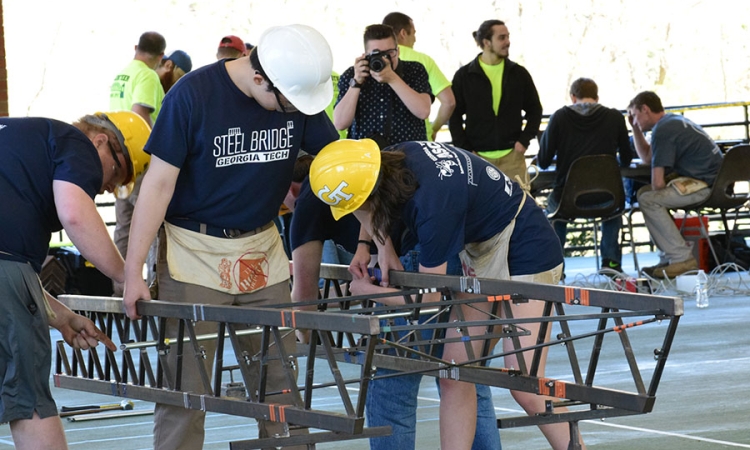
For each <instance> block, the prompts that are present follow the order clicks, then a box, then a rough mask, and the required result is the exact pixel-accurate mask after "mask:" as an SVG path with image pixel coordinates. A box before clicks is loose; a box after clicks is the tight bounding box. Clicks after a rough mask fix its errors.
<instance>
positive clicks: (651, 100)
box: [628, 91, 724, 278]
mask: <svg viewBox="0 0 750 450" xmlns="http://www.w3.org/2000/svg"><path fill="white" fill-rule="evenodd" d="M628 121H629V122H630V126H631V127H632V128H633V140H634V142H635V149H636V151H637V152H638V156H640V158H641V159H642V160H643V162H644V163H647V164H650V165H651V184H650V185H647V186H644V187H642V188H641V189H640V190H639V191H638V204H639V205H640V208H641V212H642V213H643V221H644V222H645V223H646V228H648V232H649V234H650V235H651V239H652V240H653V241H654V244H656V246H657V247H658V248H659V264H657V265H655V266H652V267H644V268H643V270H642V272H643V273H645V274H646V275H648V276H650V277H654V278H675V277H677V276H678V275H682V274H683V273H685V272H689V271H691V270H697V269H698V261H697V260H696V259H695V258H694V257H693V251H692V248H691V247H690V246H688V245H687V244H686V243H685V239H684V238H683V237H682V235H681V234H680V230H678V229H677V226H676V225H675V223H674V220H673V219H672V215H671V214H670V213H669V209H670V208H672V209H679V208H682V207H684V206H689V205H695V204H698V203H700V202H702V201H704V200H706V199H707V198H708V197H709V195H711V185H712V184H713V183H714V180H716V175H717V174H718V173H719V168H720V167H721V162H722V159H723V157H724V156H723V155H722V153H721V150H720V149H719V146H718V145H716V143H715V142H714V141H713V140H712V139H711V138H710V137H709V136H708V134H707V133H706V132H705V131H704V130H703V128H701V127H700V126H699V125H697V124H695V123H694V122H692V121H691V120H689V119H687V118H686V117H684V116H682V115H680V114H667V113H666V112H665V111H664V107H663V106H662V103H661V99H660V98H659V96H658V95H656V94H655V93H654V92H651V91H643V92H641V93H639V94H638V95H636V96H635V97H634V98H633V100H631V101H630V104H629V105H628ZM648 131H650V132H651V142H650V143H649V142H648V141H646V137H645V136H644V133H646V132H648Z"/></svg>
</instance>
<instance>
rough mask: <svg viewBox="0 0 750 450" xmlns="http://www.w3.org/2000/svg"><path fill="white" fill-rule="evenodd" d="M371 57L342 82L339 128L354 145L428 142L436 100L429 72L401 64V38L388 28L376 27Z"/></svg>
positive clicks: (368, 41)
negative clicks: (366, 141) (361, 141)
mask: <svg viewBox="0 0 750 450" xmlns="http://www.w3.org/2000/svg"><path fill="white" fill-rule="evenodd" d="M364 44H365V53H364V54H362V55H360V56H358V57H357V58H356V59H355V60H354V65H353V66H352V67H349V68H348V69H346V71H345V72H344V73H343V74H342V75H341V77H340V78H339V84H338V87H339V97H338V100H337V101H336V106H335V108H334V110H333V124H334V125H335V126H336V129H338V130H348V138H349V139H362V138H371V139H374V140H376V141H378V143H380V144H381V145H392V144H398V143H400V142H404V141H425V140H427V130H426V128H425V119H426V118H427V117H428V116H429V115H430V107H431V105H432V101H433V100H434V97H433V95H432V91H431V88H430V84H429V80H428V77H427V71H426V70H425V68H424V66H422V64H420V63H418V62H411V61H400V60H399V58H398V55H399V50H398V44H397V41H396V34H395V33H394V31H393V28H391V27H390V26H388V25H381V24H376V25H370V26H368V27H367V28H366V29H365V34H364Z"/></svg>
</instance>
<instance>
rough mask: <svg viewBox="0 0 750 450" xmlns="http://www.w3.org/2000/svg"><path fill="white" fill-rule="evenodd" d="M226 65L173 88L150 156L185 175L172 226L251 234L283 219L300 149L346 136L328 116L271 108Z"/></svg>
mask: <svg viewBox="0 0 750 450" xmlns="http://www.w3.org/2000/svg"><path fill="white" fill-rule="evenodd" d="M224 63H225V61H218V62H216V63H214V64H210V65H208V66H204V67H201V68H200V69H197V70H194V71H192V72H190V73H189V74H187V75H185V76H184V77H183V78H182V79H180V82H179V83H177V84H175V85H174V86H173V87H172V89H170V90H169V93H168V94H167V96H166V97H165V98H164V103H163V104H162V108H161V111H160V113H159V120H157V121H156V123H155V125H154V129H153V131H152V133H151V137H150V138H149V140H148V143H147V144H146V151H147V152H148V153H150V154H152V155H154V156H158V157H159V158H160V159H162V160H164V161H166V162H167V163H169V164H171V165H173V166H175V167H178V168H179V169H180V174H179V176H178V178H177V183H176V186H175V192H174V195H173V196H172V200H171V202H170V204H169V207H168V209H167V214H166V219H167V220H169V219H170V218H187V219H191V220H194V221H197V222H201V223H206V224H209V225H212V226H216V227H219V228H233V229H241V230H251V229H253V228H257V227H260V226H263V225H265V224H267V223H268V222H270V221H271V220H272V219H273V218H274V217H276V215H277V214H278V211H279V206H280V205H281V203H282V201H283V200H284V196H285V195H286V192H287V190H288V189H289V185H290V184H291V181H292V180H291V179H292V170H293V167H294V161H295V159H296V158H297V153H298V152H299V150H300V149H303V150H305V151H306V152H308V153H312V154H316V153H318V151H320V149H322V148H323V147H324V146H326V145H327V144H329V143H330V142H332V141H334V140H336V139H338V133H337V132H336V130H335V128H334V127H333V124H332V123H331V121H330V120H329V119H328V116H326V114H325V112H321V113H319V114H316V115H314V116H307V115H305V114H302V113H300V112H295V113H281V112H276V111H268V110H266V109H264V108H263V107H262V106H261V105H260V104H258V102H257V101H255V100H254V99H252V98H250V97H248V96H247V95H245V94H244V93H243V92H242V91H240V89H239V88H238V87H237V86H236V85H235V84H234V83H233V82H232V80H231V79H230V78H229V75H228V73H227V71H226V68H225V66H224Z"/></svg>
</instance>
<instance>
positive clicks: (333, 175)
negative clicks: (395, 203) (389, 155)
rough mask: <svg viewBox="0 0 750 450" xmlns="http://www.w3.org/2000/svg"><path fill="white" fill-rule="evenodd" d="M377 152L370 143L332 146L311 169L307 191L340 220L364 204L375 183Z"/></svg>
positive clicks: (335, 142)
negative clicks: (313, 194) (328, 206)
mask: <svg viewBox="0 0 750 450" xmlns="http://www.w3.org/2000/svg"><path fill="white" fill-rule="evenodd" d="M379 173H380V148H379V147H378V144H376V143H375V141H373V140H371V139H362V140H353V139H342V140H339V141H334V142H331V143H330V144H328V145H326V146H325V148H323V150H321V151H320V153H318V155H317V156H316V157H315V159H314V160H313V162H312V165H311V166H310V187H311V188H312V191H313V192H314V193H315V195H316V196H317V197H318V198H319V199H320V200H321V201H323V202H324V203H326V204H327V205H330V206H331V212H332V213H333V218H334V219H336V220H339V219H340V218H342V217H343V216H345V215H347V214H349V213H350V212H352V211H355V210H356V209H357V208H359V207H360V206H362V204H363V203H364V202H365V201H366V200H367V198H368V197H369V196H370V194H371V193H372V190H373V189H374V188H375V185H376V184H377V182H378V175H379Z"/></svg>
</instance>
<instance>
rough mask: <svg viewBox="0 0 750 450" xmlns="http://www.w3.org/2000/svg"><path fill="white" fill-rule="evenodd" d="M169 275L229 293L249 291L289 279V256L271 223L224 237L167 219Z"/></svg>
mask: <svg viewBox="0 0 750 450" xmlns="http://www.w3.org/2000/svg"><path fill="white" fill-rule="evenodd" d="M165 230H166V232H167V233H166V234H167V263H168V264H169V275H170V276H171V277H172V278H174V279H175V280H177V281H182V282H184V283H191V284H198V285H200V286H204V287H208V288H211V289H216V290H218V291H222V292H225V293H228V294H233V295H237V294H247V293H250V292H254V291H257V290H258V289H262V288H264V287H266V286H272V285H274V284H277V283H281V282H282V281H286V280H288V279H289V260H288V258H287V256H286V253H285V252H284V246H283V243H282V242H281V238H280V237H279V233H278V232H277V231H276V227H270V228H268V229H267V230H265V231H262V232H260V233H258V234H255V235H253V236H247V237H244V238H235V239H222V238H217V237H213V236H207V235H205V234H200V233H196V232H194V231H190V230H186V229H184V228H180V227H178V226H175V225H172V224H170V223H165Z"/></svg>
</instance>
